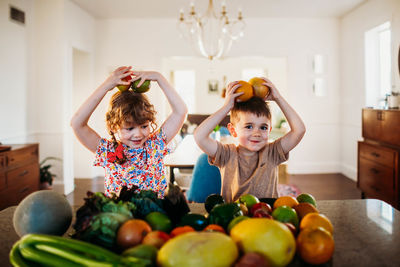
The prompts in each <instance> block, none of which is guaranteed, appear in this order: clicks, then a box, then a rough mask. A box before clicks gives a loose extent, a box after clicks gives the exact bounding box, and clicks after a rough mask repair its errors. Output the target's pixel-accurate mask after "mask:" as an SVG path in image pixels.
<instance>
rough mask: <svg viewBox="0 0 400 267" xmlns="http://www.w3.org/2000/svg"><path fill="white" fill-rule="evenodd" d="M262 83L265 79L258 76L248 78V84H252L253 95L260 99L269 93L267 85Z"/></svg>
mask: <svg viewBox="0 0 400 267" xmlns="http://www.w3.org/2000/svg"><path fill="white" fill-rule="evenodd" d="M264 83H265V81H264V80H263V79H261V78H258V77H254V78H252V79H250V80H249V84H251V85H252V86H253V89H254V95H255V96H257V97H259V98H262V99H264V97H266V96H267V95H268V94H269V87H268V86H265V85H264Z"/></svg>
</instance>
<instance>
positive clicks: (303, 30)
mask: <svg viewBox="0 0 400 267" xmlns="http://www.w3.org/2000/svg"><path fill="white" fill-rule="evenodd" d="M246 24H247V26H246V32H245V37H244V38H243V39H242V40H240V41H239V42H237V43H235V44H234V45H233V48H232V50H231V53H230V54H229V56H230V57H252V56H257V57H284V58H287V65H288V70H287V73H288V81H287V87H288V90H287V96H288V101H289V103H290V104H292V105H293V107H294V108H295V109H296V110H297V111H298V112H299V113H300V115H301V116H302V117H303V119H304V121H305V123H306V125H307V134H306V136H305V137H304V140H303V141H302V142H301V143H300V145H299V146H298V147H296V149H295V150H293V151H292V153H291V155H290V161H289V168H288V171H289V172H291V173H312V172H338V171H339V170H340V151H339V149H340V145H339V137H340V133H339V112H338V107H339V81H338V80H339V65H338V64H339V61H338V59H339V51H338V49H339V48H338V44H339V21H338V20H336V19H246ZM177 36H178V32H177V29H176V20H171V19H164V20H150V19H123V20H122V19H121V20H103V21H98V23H97V40H98V42H97V44H98V46H97V48H98V49H97V52H98V53H96V60H97V62H98V64H96V79H97V83H100V82H101V81H102V80H103V79H105V77H106V75H107V73H108V72H109V71H110V70H111V69H112V66H114V67H115V66H118V65H124V64H131V65H133V66H134V67H137V68H139V69H151V70H158V71H163V68H162V67H163V65H162V62H163V61H162V60H163V59H164V58H169V57H172V56H181V57H189V56H193V55H194V53H193V52H192V50H191V49H190V46H189V45H188V44H187V43H186V42H185V41H184V40H181V39H178V38H177ZM314 54H322V55H324V56H325V58H326V64H327V65H326V69H327V71H326V74H325V78H326V81H327V83H328V93H327V96H326V97H316V96H314V95H313V93H312V78H313V74H312V68H311V59H312V56H313V55H314ZM234 67H235V66H232V68H234ZM167 74H168V73H166V75H167ZM240 78H241V77H237V79H240ZM196 90H206V88H205V87H204V88H196ZM160 96H162V94H161V93H160V90H159V89H157V88H153V89H152V90H151V91H150V97H151V100H152V101H153V102H154V103H155V106H156V108H157V109H158V110H159V115H161V118H162V115H164V114H163V113H164V110H165V103H164V97H160ZM218 97H219V96H218V95H215V98H218ZM208 98H209V97H208ZM196 102H200V103H201V102H202V103H210V99H205V98H204V99H199V100H197V101H196ZM211 102H212V101H211ZM102 109H103V112H105V106H103V107H102ZM327 133H329V137H328V135H327Z"/></svg>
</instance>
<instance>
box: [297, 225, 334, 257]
mask: <svg viewBox="0 0 400 267" xmlns="http://www.w3.org/2000/svg"><path fill="white" fill-rule="evenodd" d="M296 246H297V253H298V254H299V256H300V258H302V259H303V260H304V261H305V262H307V263H310V264H322V263H325V262H327V261H329V259H330V258H331V257H332V255H333V252H334V250H335V242H334V240H333V237H332V235H331V234H330V233H329V232H328V231H327V230H326V229H324V228H322V227H317V228H306V229H304V230H302V231H300V233H299V235H298V236H297V240H296Z"/></svg>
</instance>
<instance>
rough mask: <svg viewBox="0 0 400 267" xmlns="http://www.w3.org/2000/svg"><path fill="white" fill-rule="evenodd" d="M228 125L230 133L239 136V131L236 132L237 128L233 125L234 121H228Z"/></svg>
mask: <svg viewBox="0 0 400 267" xmlns="http://www.w3.org/2000/svg"><path fill="white" fill-rule="evenodd" d="M227 126H228V130H229V133H230V134H231V135H232V136H233V137H237V133H236V130H235V126H233V124H232V123H228V125H227Z"/></svg>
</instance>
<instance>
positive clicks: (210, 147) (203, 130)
mask: <svg viewBox="0 0 400 267" xmlns="http://www.w3.org/2000/svg"><path fill="white" fill-rule="evenodd" d="M239 87H240V84H238V82H232V83H230V84H229V85H228V86H227V89H226V95H225V103H224V105H223V106H222V107H221V108H220V109H218V110H217V111H216V112H215V113H214V114H212V115H210V116H209V117H208V118H207V119H205V120H204V121H203V122H202V123H201V124H200V125H199V126H198V127H197V128H196V130H195V132H194V139H195V140H196V143H197V145H198V146H199V147H200V148H201V150H203V151H204V153H206V154H207V155H208V156H210V157H212V158H213V157H215V153H216V152H217V148H218V144H217V141H215V140H214V139H212V138H211V137H210V133H211V132H212V130H214V128H215V126H217V125H218V124H219V123H220V122H221V121H222V120H223V119H224V118H225V117H226V115H227V114H228V113H229V111H230V110H231V109H232V108H233V105H234V103H235V98H236V97H238V96H240V95H242V94H243V92H241V93H235V91H236V89H237V88H239Z"/></svg>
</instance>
